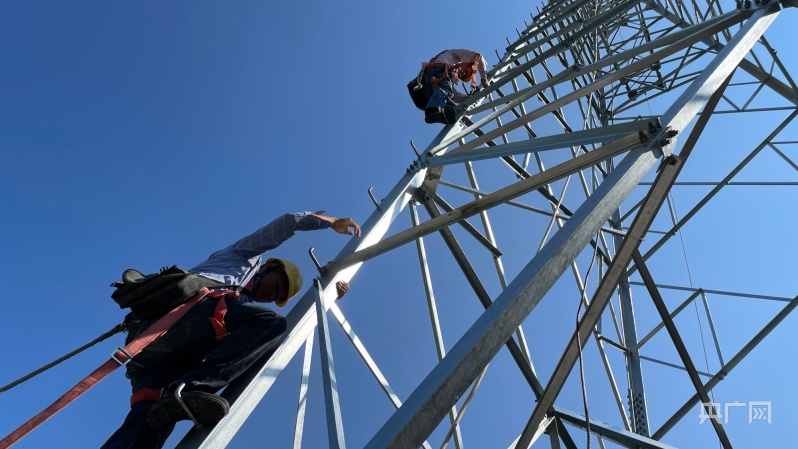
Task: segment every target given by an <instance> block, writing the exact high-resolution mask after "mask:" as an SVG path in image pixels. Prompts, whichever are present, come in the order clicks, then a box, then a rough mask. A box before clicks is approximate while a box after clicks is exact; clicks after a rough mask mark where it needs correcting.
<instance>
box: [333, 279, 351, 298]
mask: <svg viewBox="0 0 798 449" xmlns="http://www.w3.org/2000/svg"><path fill="white" fill-rule="evenodd" d="M335 290H336V291H337V292H338V299H341V298H343V297H344V295H345V294H346V292H348V291H349V283H347V282H344V281H338V282H336V283H335Z"/></svg>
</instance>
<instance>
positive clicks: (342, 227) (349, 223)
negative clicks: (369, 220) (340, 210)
mask: <svg viewBox="0 0 798 449" xmlns="http://www.w3.org/2000/svg"><path fill="white" fill-rule="evenodd" d="M331 227H332V228H333V229H334V230H335V232H337V233H339V234H347V235H356V236H358V237H360V225H359V224H357V223H355V220H352V219H351V218H336V219H335V221H333V223H332V226H331ZM350 228H351V229H350Z"/></svg>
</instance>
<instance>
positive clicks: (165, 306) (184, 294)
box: [111, 265, 236, 319]
mask: <svg viewBox="0 0 798 449" xmlns="http://www.w3.org/2000/svg"><path fill="white" fill-rule="evenodd" d="M224 285H226V284H224V283H221V282H217V281H214V280H212V279H208V278H206V277H202V276H197V275H196V274H192V273H189V272H188V271H186V270H183V269H182V268H179V267H178V266H177V265H173V266H172V267H171V268H164V269H162V270H161V271H160V272H158V273H153V274H147V275H145V274H143V273H141V272H140V271H138V270H133V269H130V270H125V272H124V273H122V282H114V283H113V284H111V287H115V288H116V290H114V292H113V293H111V298H113V300H114V301H116V303H117V304H118V305H119V307H120V308H122V309H126V308H130V311H131V312H133V315H134V316H135V317H136V318H138V319H150V318H156V317H159V316H162V315H164V314H166V313H167V312H169V311H170V310H172V309H174V308H175V307H177V306H179V305H180V304H183V303H184V302H186V301H188V300H189V299H191V297H193V296H194V295H196V294H197V292H199V291H200V290H202V289H203V288H205V287H217V286H224ZM229 287H231V288H236V287H233V286H229Z"/></svg>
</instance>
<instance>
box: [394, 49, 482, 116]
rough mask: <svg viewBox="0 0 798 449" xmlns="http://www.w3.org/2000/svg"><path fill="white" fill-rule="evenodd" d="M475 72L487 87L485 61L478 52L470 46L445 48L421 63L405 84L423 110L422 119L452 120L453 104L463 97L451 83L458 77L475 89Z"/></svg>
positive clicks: (464, 96)
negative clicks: (416, 75) (416, 72)
mask: <svg viewBox="0 0 798 449" xmlns="http://www.w3.org/2000/svg"><path fill="white" fill-rule="evenodd" d="M477 72H478V73H479V78H480V83H481V85H482V87H487V86H488V77H487V72H488V64H487V62H486V61H485V58H484V57H483V56H482V54H480V53H479V52H476V51H473V50H466V49H454V50H445V51H443V52H441V53H438V55H436V56H435V57H434V58H432V59H430V60H429V62H423V63H421V72H419V75H418V77H417V78H415V79H414V80H412V81H411V82H410V84H408V86H407V87H408V89H409V90H410V95H411V97H413V101H414V103H415V104H416V106H417V107H418V108H419V109H423V110H424V121H425V122H427V123H443V124H446V125H449V124H452V123H454V122H455V115H456V114H455V110H454V105H455V103H460V102H461V101H463V100H464V99H465V98H466V94H464V93H461V92H458V91H456V90H455V89H454V87H455V86H456V85H457V84H458V83H459V82H460V81H462V82H463V84H464V85H465V83H468V82H470V83H471V88H472V89H476V87H477V81H476V77H477ZM425 100H426V102H425Z"/></svg>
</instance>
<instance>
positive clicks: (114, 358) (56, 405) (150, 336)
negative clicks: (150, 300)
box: [0, 288, 209, 449]
mask: <svg viewBox="0 0 798 449" xmlns="http://www.w3.org/2000/svg"><path fill="white" fill-rule="evenodd" d="M208 293H209V290H208V289H207V288H203V289H202V290H200V291H199V293H197V294H196V295H195V296H194V297H193V298H191V299H190V300H188V301H187V302H185V303H183V304H181V305H179V306H177V307H175V308H174V309H173V310H172V311H171V312H169V313H167V314H166V315H165V316H164V317H163V318H161V319H160V320H158V321H157V322H156V323H155V324H153V325H152V326H150V327H149V328H147V330H145V331H144V332H143V333H142V334H141V335H139V336H138V337H137V338H136V339H135V340H133V341H132V342H130V344H128V345H127V346H125V347H124V348H120V349H117V350H116V351H115V352H114V353H113V354H112V355H111V359H110V360H108V361H107V362H105V363H103V364H102V365H100V367H99V368H97V369H96V370H94V371H93V372H92V373H91V374H89V375H88V376H86V377H85V378H84V379H83V380H81V381H80V382H78V384H77V385H75V386H74V387H72V389H71V390H69V391H67V392H66V393H64V395H63V396H61V397H60V398H58V399H57V400H56V401H55V402H53V403H52V404H50V405H49V406H48V407H47V408H45V409H44V410H42V411H41V412H39V414H38V415H36V416H34V417H33V418H31V419H30V420H28V422H26V423H25V424H23V425H21V426H19V427H18V428H17V429H16V430H14V431H13V432H11V433H10V434H8V435H7V436H6V437H5V438H3V439H2V440H0V449H7V448H9V447H11V446H12V445H13V444H14V443H16V442H17V441H19V440H21V439H22V438H23V437H24V436H25V435H27V434H29V433H30V432H31V431H33V429H35V428H37V427H39V426H40V425H42V423H44V422H45V421H47V420H48V419H50V417H52V416H53V415H55V414H56V413H58V412H59V411H61V409H63V408H64V407H66V406H67V405H69V404H70V403H71V402H72V401H74V400H75V399H77V398H78V397H80V395H82V394H83V393H85V392H86V391H88V389H89V388H91V387H93V386H94V385H95V384H97V382H99V381H101V380H103V379H105V378H106V377H107V376H108V375H109V374H111V373H112V372H113V371H114V370H115V369H117V368H119V367H120V366H123V365H125V364H126V363H127V362H128V361H129V360H130V359H132V358H133V357H135V356H136V354H138V353H140V352H141V351H142V350H143V349H144V348H145V347H146V346H147V345H148V344H150V343H152V342H153V341H154V340H155V339H156V338H158V337H160V336H161V335H163V334H165V333H166V331H168V330H169V328H170V327H172V325H173V324H174V323H175V322H176V321H177V320H179V319H180V318H181V317H182V316H183V315H185V314H186V312H188V311H189V310H190V309H191V308H192V307H194V305H195V304H197V302H199V300H200V299H202V298H204V297H205V296H206V295H208Z"/></svg>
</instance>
